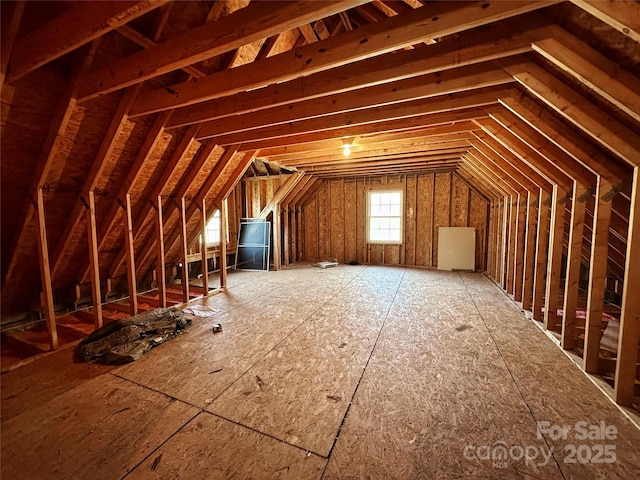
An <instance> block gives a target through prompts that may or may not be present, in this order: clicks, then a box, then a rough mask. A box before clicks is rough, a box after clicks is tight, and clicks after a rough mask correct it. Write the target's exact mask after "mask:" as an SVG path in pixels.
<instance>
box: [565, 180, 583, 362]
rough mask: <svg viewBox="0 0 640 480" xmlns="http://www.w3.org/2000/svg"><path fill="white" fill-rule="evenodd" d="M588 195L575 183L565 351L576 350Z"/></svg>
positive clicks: (568, 261) (567, 289)
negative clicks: (577, 315) (583, 237)
mask: <svg viewBox="0 0 640 480" xmlns="http://www.w3.org/2000/svg"><path fill="white" fill-rule="evenodd" d="M587 194H588V189H587V188H586V187H585V186H584V185H581V184H579V183H577V182H576V183H574V187H573V194H572V197H571V223H570V227H569V228H570V229H569V245H568V249H567V275H566V278H565V283H564V305H563V307H562V310H563V314H562V337H561V345H562V348H564V349H565V350H573V349H574V348H575V338H576V327H575V325H576V310H577V307H578V289H579V281H580V264H581V261H582V236H583V233H584V216H585V210H586V196H587Z"/></svg>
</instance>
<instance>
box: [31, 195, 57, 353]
mask: <svg viewBox="0 0 640 480" xmlns="http://www.w3.org/2000/svg"><path fill="white" fill-rule="evenodd" d="M37 202H38V203H37V207H36V210H37V212H38V216H37V221H38V260H39V262H38V263H39V265H40V282H41V285H42V300H43V304H44V314H45V320H46V324H47V333H48V335H49V348H50V349H51V350H57V349H58V331H57V330H56V312H55V309H54V307H53V287H52V285H51V271H50V269H49V247H48V241H47V224H46V219H45V215H44V198H43V194H42V189H41V188H39V189H38V196H37Z"/></svg>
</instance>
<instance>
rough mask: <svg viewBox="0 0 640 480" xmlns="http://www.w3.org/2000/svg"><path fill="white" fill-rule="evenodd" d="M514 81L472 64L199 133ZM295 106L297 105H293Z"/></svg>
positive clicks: (239, 117)
mask: <svg viewBox="0 0 640 480" xmlns="http://www.w3.org/2000/svg"><path fill="white" fill-rule="evenodd" d="M511 82H513V77H512V76H511V75H510V74H508V73H506V72H505V71H503V70H502V69H500V68H498V67H495V66H493V65H492V64H480V65H470V66H466V67H460V68H455V69H452V70H446V71H443V72H437V73H431V74H427V75H420V76H416V77H413V78H408V79H404V80H397V81H393V82H389V83H385V84H382V85H374V86H370V87H364V88H360V89H358V90H356V91H350V92H343V93H336V94H333V95H331V101H327V98H326V97H319V98H312V99H309V100H304V101H299V102H297V103H295V104H294V105H292V104H288V105H282V106H276V107H271V108H267V109H264V110H261V112H260V115H256V114H255V113H254V112H249V113H246V114H234V115H231V116H227V117H223V118H221V119H219V120H212V121H207V122H204V123H203V124H202V126H201V130H200V132H201V133H200V135H202V136H206V137H215V136H218V135H222V134H231V133H237V132H241V131H245V130H251V129H255V128H261V127H265V126H268V125H277V124H282V123H288V122H294V121H299V120H303V119H308V118H313V117H319V116H325V115H335V114H338V113H344V112H349V111H353V110H357V109H361V108H375V107H377V106H383V105H387V104H393V103H396V102H405V101H409V100H416V99H426V98H431V97H437V96H439V95H446V94H450V93H455V92H462V91H465V90H472V89H480V88H484V87H494V86H500V85H505V84H508V83H511ZM292 106H295V108H292Z"/></svg>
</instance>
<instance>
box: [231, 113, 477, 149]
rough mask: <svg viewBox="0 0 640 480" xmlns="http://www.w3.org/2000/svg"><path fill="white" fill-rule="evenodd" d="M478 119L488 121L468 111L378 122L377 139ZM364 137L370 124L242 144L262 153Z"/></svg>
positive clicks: (449, 126)
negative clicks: (321, 142) (314, 143)
mask: <svg viewBox="0 0 640 480" xmlns="http://www.w3.org/2000/svg"><path fill="white" fill-rule="evenodd" d="M477 118H488V115H487V113H486V112H485V111H484V110H483V109H481V108H466V109H464V108H463V109H460V110H454V111H451V112H446V113H436V114H431V115H429V114H427V115H420V116H417V117H409V118H398V119H392V120H387V121H383V122H379V123H377V124H376V129H375V132H376V133H375V135H376V136H378V135H386V134H392V133H399V132H406V131H410V130H415V129H418V128H423V129H425V128H426V129H431V130H438V131H440V130H442V129H447V128H451V127H453V128H455V127H456V125H457V124H458V123H460V122H464V123H466V122H468V121H470V120H475V119H477ZM361 135H368V136H372V129H371V127H370V126H369V125H367V124H362V125H356V126H350V125H345V126H343V127H339V128H335V129H331V130H321V131H315V132H310V133H303V134H293V135H285V136H282V137H274V138H270V139H266V140H258V141H248V142H244V143H243V144H242V146H243V148H247V149H256V150H262V149H265V148H288V147H290V146H292V145H295V146H297V147H300V148H304V147H305V146H306V144H308V143H313V142H318V141H330V140H333V141H336V140H338V141H340V142H341V139H342V138H343V137H355V136H361Z"/></svg>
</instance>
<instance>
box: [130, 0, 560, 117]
mask: <svg viewBox="0 0 640 480" xmlns="http://www.w3.org/2000/svg"><path fill="white" fill-rule="evenodd" d="M309 3H311V2H309ZM553 3H558V2H555V1H551V2H546V1H545V2H536V1H528V0H527V1H495V2H494V1H491V2H437V3H433V4H429V5H426V6H424V7H421V8H418V9H415V10H412V11H409V12H406V13H403V14H401V15H397V16H395V17H391V18H388V19H385V20H383V21H380V22H377V23H374V24H370V25H367V26H366V27H362V28H359V29H357V30H353V31H350V32H346V33H342V34H340V35H336V36H334V37H330V38H327V39H326V40H322V41H320V42H316V43H314V44H311V45H306V46H303V47H298V48H295V49H293V50H291V51H289V52H284V53H282V54H279V55H275V56H273V57H271V58H267V59H264V60H261V61H259V62H254V63H253V64H250V65H245V66H242V67H238V68H236V69H232V70H229V71H225V72H220V73H217V74H213V75H209V76H208V77H205V78H201V79H199V80H198V81H188V82H184V83H180V84H176V85H172V86H171V88H169V89H159V90H154V91H151V92H148V93H146V94H145V96H144V97H143V98H141V99H140V101H139V102H138V105H136V107H135V111H136V113H137V114H142V113H149V112H154V111H158V110H165V109H169V108H175V107H178V106H186V105H190V104H193V103H198V102H202V101H205V100H211V99H215V98H220V97H223V96H227V95H234V94H237V93H241V92H244V91H247V90H252V89H256V88H260V87H265V86H267V85H270V84H275V83H281V82H285V81H289V80H293V79H295V78H299V77H303V76H308V75H311V74H314V73H317V72H320V71H323V70H328V69H331V68H335V67H340V66H342V65H346V64H348V63H352V62H357V61H359V60H365V59H367V58H370V57H374V56H378V55H383V54H385V53H389V52H392V51H395V50H398V49H401V48H403V47H406V46H410V45H413V44H415V43H420V42H422V41H423V40H424V38H434V37H441V36H445V35H450V34H453V33H458V32H462V31H464V30H468V29H470V28H474V27H479V26H482V25H486V24H490V23H493V22H497V21H500V20H503V19H506V18H510V17H512V16H515V15H519V14H522V13H527V12H530V11H533V10H537V9H539V8H543V7H545V6H548V5H550V4H553ZM505 28H506V27H505ZM488 35H490V34H488ZM497 43H498V44H499V43H500V42H499V41H497ZM506 43H509V41H508V40H507V41H506ZM467 46H468V47H471V44H468V45H467ZM429 48H430V49H431V48H435V49H436V50H438V49H446V48H447V47H439V46H438V45H432V46H430V47H429ZM520 48H522V49H526V50H529V49H530V45H527V44H523V45H522V46H521V47H520ZM493 49H494V50H496V49H497V47H496V45H495V44H494V45H493ZM413 55H414V56H415V55H417V54H413ZM467 55H468V56H469V57H470V58H473V52H471V51H469V52H467ZM481 55H491V53H490V52H489V51H487V50H486V48H485V49H483V53H481ZM449 61H451V60H449ZM453 61H455V60H453ZM367 71H369V69H368V68H365V69H363V71H362V72H361V73H363V74H366V72H367ZM405 71H410V69H405ZM136 72H137V70H136ZM405 74H406V73H405ZM363 81H366V80H363Z"/></svg>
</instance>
